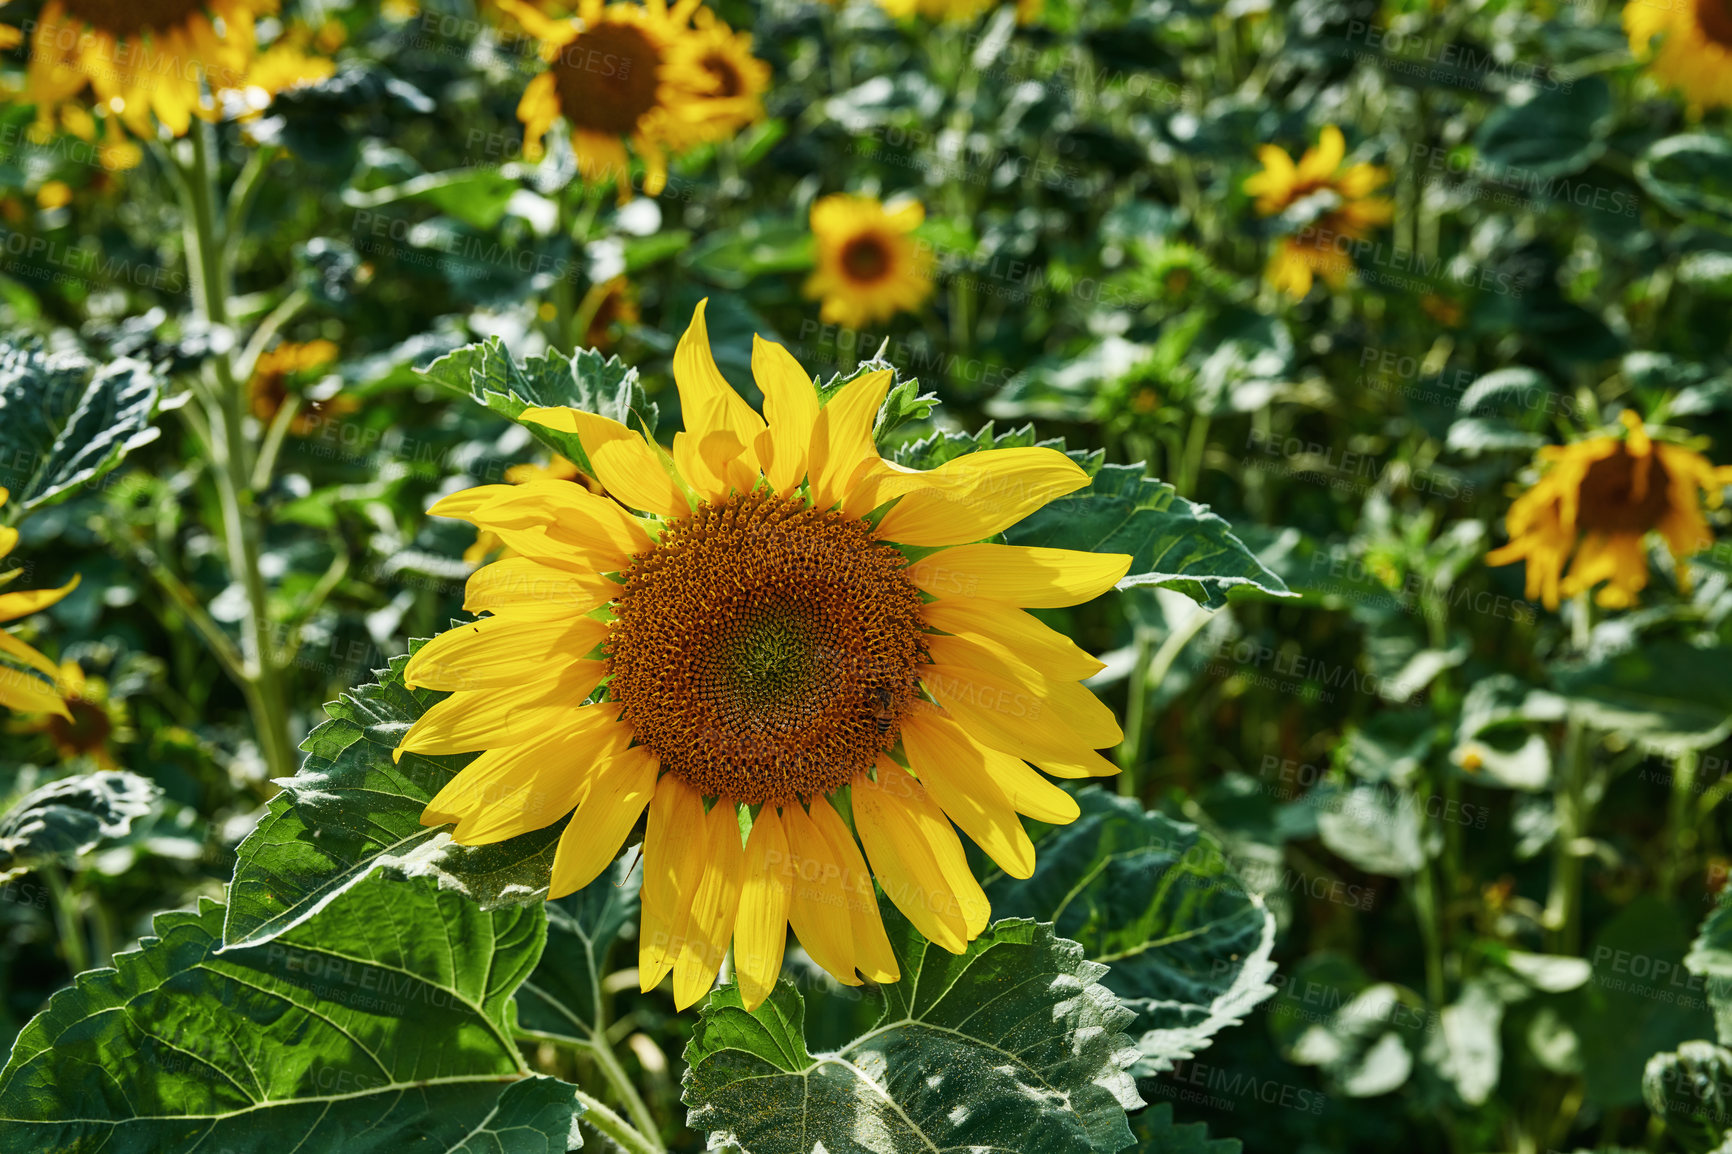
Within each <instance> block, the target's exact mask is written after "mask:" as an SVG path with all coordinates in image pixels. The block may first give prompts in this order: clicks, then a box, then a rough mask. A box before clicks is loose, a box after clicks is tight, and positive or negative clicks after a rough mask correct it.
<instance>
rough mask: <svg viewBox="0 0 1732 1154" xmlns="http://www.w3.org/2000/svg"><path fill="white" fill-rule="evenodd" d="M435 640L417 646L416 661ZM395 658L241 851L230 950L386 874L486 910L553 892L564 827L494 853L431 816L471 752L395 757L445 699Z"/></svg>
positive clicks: (315, 742) (334, 710)
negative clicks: (429, 885) (466, 842)
mask: <svg viewBox="0 0 1732 1154" xmlns="http://www.w3.org/2000/svg"><path fill="white" fill-rule="evenodd" d="M423 644H425V642H411V643H410V646H409V649H410V653H411V654H413V653H414V652H415V651H416V650H418V649H419V648H420V647H421V646H422V645H423ZM408 662H409V658H408V656H403V657H395V658H392V660H391V667H390V669H389V670H386V671H384V672H383V676H382V677H381V679H380V680H379V681H377V682H373V683H371V684H368V685H362V686H358V687H356V688H354V689H352V690H350V691H349V692H348V693H346V694H344V695H343V697H342V698H341V699H340V700H338V701H334V702H332V703H330V704H329V705H327V706H325V712H326V713H327V714H329V715H330V720H329V721H327V722H325V724H323V725H321V726H319V727H318V728H317V729H315V730H313V732H312V733H310V734H308V735H307V739H306V740H305V741H303V742H302V743H301V748H302V749H303V750H305V751H306V753H307V759H306V761H305V762H304V763H303V764H302V766H301V771H300V772H299V773H297V774H296V775H295V776H294V777H291V778H288V779H286V780H284V781H282V782H280V783H279V784H281V785H282V787H283V791H282V792H281V793H279V794H278V795H277V796H276V797H274V798H272V799H271V803H270V806H269V808H268V809H267V811H266V813H265V816H264V818H263V820H261V821H260V822H259V824H258V828H256V829H254V830H253V832H252V833H250V834H248V835H247V838H246V840H245V841H243V842H241V844H240V848H239V849H238V850H237V851H236V855H237V859H236V861H235V874H234V880H233V881H232V882H231V883H230V884H229V908H228V921H227V924H226V925H225V926H224V930H223V940H224V942H225V944H226V945H228V946H231V947H232V946H239V945H256V944H259V943H262V942H267V941H270V940H271V939H272V938H274V937H276V936H277V935H279V934H282V933H284V932H286V931H288V930H290V929H292V928H293V927H295V926H297V925H299V924H300V923H301V922H303V921H305V920H306V919H307V918H309V917H311V916H312V915H313V914H315V913H317V912H318V910H320V909H321V908H323V907H324V906H325V905H326V904H327V903H328V902H330V901H332V900H333V899H334V898H336V897H337V896H339V895H340V894H342V893H343V892H344V891H345V890H347V889H349V888H350V887H352V886H354V885H356V884H357V883H359V882H360V881H362V880H363V879H364V878H366V877H367V876H368V875H369V874H371V873H373V872H374V871H375V870H377V869H380V868H386V869H389V870H391V871H392V872H394V873H398V874H403V875H407V876H421V875H426V876H430V877H434V878H436V879H438V881H439V882H440V884H441V885H443V886H446V887H450V888H452V889H456V890H459V891H461V892H462V893H464V894H466V895H467V896H468V897H469V898H471V899H473V900H475V901H477V902H479V903H481V904H482V905H483V906H494V905H502V904H514V903H524V902H539V901H540V900H541V899H542V898H543V897H545V896H546V893H547V883H548V879H549V877H550V875H551V873H552V869H553V853H554V849H555V847H556V845H557V843H558V840H559V833H560V829H561V827H562V823H558V822H556V823H554V824H553V825H551V826H549V827H548V828H546V829H540V830H535V831H533V832H531V833H526V834H521V835H519V836H518V837H514V838H511V839H509V840H507V841H502V842H499V843H497V844H495V845H488V846H462V845H458V844H456V843H455V842H453V841H452V840H451V838H450V835H449V834H448V833H447V832H446V827H443V826H440V827H428V826H424V825H422V824H421V812H422V810H424V809H425V808H426V807H427V803H428V802H429V801H431V800H433V795H434V794H436V793H438V792H439V790H440V789H441V788H443V787H444V785H445V783H446V782H448V781H450V780H451V779H452V778H453V777H455V776H456V775H457V772H458V770H460V769H462V768H463V767H464V766H465V765H467V764H468V763H469V762H470V761H471V760H472V759H473V757H472V755H462V756H441V757H432V756H426V755H423V754H416V753H406V754H404V755H403V759H402V761H401V762H396V763H394V762H392V760H391V751H392V750H393V749H394V748H396V746H397V743H398V742H399V741H401V740H402V737H403V734H404V733H405V732H406V731H407V730H408V728H409V727H410V726H411V725H413V724H414V723H415V722H416V721H417V720H418V719H419V718H420V717H421V714H422V713H424V712H426V710H427V708H428V707H429V706H431V705H432V704H433V703H434V702H435V701H437V700H439V699H440V698H441V697H443V696H444V695H443V694H442V693H440V692H438V691H436V690H431V689H413V690H412V689H406V688H404V686H403V667H404V666H405V665H407V664H408Z"/></svg>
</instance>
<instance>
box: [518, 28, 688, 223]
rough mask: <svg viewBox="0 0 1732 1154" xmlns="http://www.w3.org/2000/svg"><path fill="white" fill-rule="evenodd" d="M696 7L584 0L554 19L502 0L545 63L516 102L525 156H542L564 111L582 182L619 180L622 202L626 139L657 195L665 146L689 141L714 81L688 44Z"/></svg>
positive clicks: (627, 168)
mask: <svg viewBox="0 0 1732 1154" xmlns="http://www.w3.org/2000/svg"><path fill="white" fill-rule="evenodd" d="M693 6H694V0H681V6H680V7H679V8H678V9H676V10H674V11H672V12H670V11H669V9H668V6H667V4H666V2H665V0H648V2H647V3H645V4H635V3H629V2H623V0H622V2H620V3H614V4H608V5H606V6H603V4H602V0H583V2H582V5H581V7H580V8H579V11H578V15H577V16H575V17H573V18H571V19H555V18H552V17H549V16H547V15H544V14H543V13H541V12H540V11H537V10H536V9H535V8H533V7H531V6H529V5H528V4H525V3H522V2H521V0H499V7H500V8H501V9H503V10H505V11H507V12H509V13H511V15H512V16H514V17H516V19H517V21H518V22H519V23H520V24H522V25H523V27H524V28H526V29H527V30H528V31H529V32H530V33H531V34H533V35H534V36H535V37H536V38H537V39H538V40H540V41H541V55H542V59H543V60H545V61H546V62H547V71H545V72H543V73H541V74H540V75H539V76H537V77H536V78H535V79H534V80H531V81H530V82H529V87H528V88H526V89H524V92H523V99H522V100H521V101H519V102H518V105H517V117H518V119H519V120H521V121H522V122H523V151H524V155H526V156H528V157H529V158H530V159H532V160H533V159H536V158H537V157H539V156H540V155H541V154H542V150H543V148H544V145H543V143H542V141H543V140H544V138H545V137H546V136H547V134H548V132H549V131H551V130H552V128H553V125H554V122H555V121H557V120H559V119H560V118H562V117H563V118H564V120H565V122H566V124H567V125H568V126H569V128H570V130H571V144H572V149H573V150H574V151H575V152H576V153H577V163H578V171H579V172H580V173H581V174H582V176H583V178H584V179H585V180H589V181H605V180H616V181H618V183H619V192H620V199H621V200H626V199H629V198H630V195H631V162H630V159H629V157H628V156H627V154H626V144H627V142H629V143H630V144H631V146H632V149H633V151H635V152H636V153H637V154H638V156H640V157H641V158H642V159H643V162H644V191H645V192H646V193H648V194H650V195H651V196H654V195H655V194H657V193H659V192H660V191H661V190H662V188H663V187H664V186H665V185H666V184H667V178H668V165H667V152H668V150H669V149H678V148H682V147H686V146H687V145H689V144H690V143H691V141H692V123H693V119H692V117H693V110H692V107H691V106H692V104H693V103H694V102H695V101H696V100H697V99H699V97H698V95H697V94H698V93H699V92H701V91H703V90H704V89H706V88H707V87H709V86H710V85H711V84H712V83H713V81H712V78H711V77H710V76H708V75H707V74H705V73H703V72H701V71H700V70H699V69H697V67H696V65H695V63H694V62H693V60H692V57H691V53H690V52H689V51H686V50H685V49H686V47H687V46H686V45H685V44H684V41H685V40H687V39H688V38H690V37H691V36H692V35H693V32H692V31H691V28H690V26H689V24H688V23H687V20H688V17H689V15H690V12H691V9H692V7H693Z"/></svg>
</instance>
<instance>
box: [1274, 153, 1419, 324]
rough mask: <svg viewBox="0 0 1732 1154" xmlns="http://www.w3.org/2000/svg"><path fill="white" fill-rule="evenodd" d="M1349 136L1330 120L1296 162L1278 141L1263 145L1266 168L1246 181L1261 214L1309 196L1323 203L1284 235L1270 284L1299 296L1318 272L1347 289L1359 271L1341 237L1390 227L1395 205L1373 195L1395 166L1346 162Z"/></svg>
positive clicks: (1359, 237) (1355, 237)
mask: <svg viewBox="0 0 1732 1154" xmlns="http://www.w3.org/2000/svg"><path fill="white" fill-rule="evenodd" d="M1346 155H1347V141H1346V139H1345V138H1344V137H1343V136H1342V135H1341V130H1340V129H1339V128H1337V127H1335V126H1334V125H1333V124H1330V125H1325V126H1324V128H1323V132H1322V133H1321V135H1320V136H1319V137H1318V141H1317V144H1316V146H1315V147H1312V148H1308V149H1306V150H1305V155H1304V156H1302V157H1301V158H1300V159H1299V161H1298V163H1297V164H1295V163H1294V161H1293V157H1292V156H1290V155H1289V154H1288V153H1287V151H1286V150H1285V149H1283V148H1281V147H1279V146H1277V145H1274V144H1265V145H1264V146H1263V147H1262V148H1260V149H1258V150H1257V158H1258V159H1259V160H1261V161H1262V162H1263V171H1261V172H1258V173H1256V174H1254V175H1252V176H1250V177H1247V178H1246V180H1245V185H1244V188H1245V191H1246V193H1248V194H1249V195H1251V196H1254V197H1256V198H1257V206H1256V207H1257V214H1258V215H1259V216H1277V215H1279V214H1281V213H1283V212H1286V211H1287V210H1288V209H1289V208H1291V207H1292V206H1294V205H1296V204H1298V203H1299V202H1300V201H1303V200H1305V199H1307V198H1310V197H1317V198H1319V200H1320V201H1321V202H1322V203H1321V204H1320V205H1319V211H1318V214H1317V215H1316V217H1315V218H1314V219H1313V220H1312V222H1311V223H1310V224H1309V225H1308V226H1306V227H1305V228H1304V229H1302V230H1301V231H1300V232H1298V233H1296V234H1294V235H1292V236H1286V237H1282V238H1281V241H1280V243H1279V244H1278V245H1276V248H1275V252H1274V253H1273V254H1272V255H1271V256H1270V258H1269V267H1268V269H1267V270H1266V271H1265V272H1264V279H1266V280H1267V281H1268V282H1269V284H1270V285H1271V286H1273V287H1274V288H1276V289H1277V290H1279V291H1281V292H1283V293H1286V294H1287V295H1289V296H1291V297H1294V298H1295V299H1297V298H1301V297H1303V296H1305V294H1306V293H1308V292H1310V291H1311V285H1312V280H1313V277H1315V276H1321V277H1322V278H1323V279H1324V280H1325V281H1327V282H1328V284H1329V285H1330V287H1332V288H1335V289H1340V288H1342V287H1343V286H1344V285H1345V284H1346V283H1347V276H1348V274H1349V273H1351V272H1352V271H1353V261H1352V258H1351V257H1349V256H1348V255H1347V253H1346V252H1345V251H1344V250H1343V247H1342V245H1341V243H1340V242H1341V241H1343V240H1363V239H1364V238H1365V237H1367V236H1369V235H1370V234H1371V232H1372V230H1373V229H1376V228H1379V227H1381V226H1382V225H1385V224H1388V223H1389V220H1390V218H1391V217H1392V216H1393V215H1394V211H1395V206H1394V205H1393V204H1392V203H1391V202H1390V201H1389V200H1388V199H1387V198H1384V197H1380V196H1374V195H1372V194H1373V193H1375V192H1376V191H1377V190H1378V189H1380V188H1381V187H1383V185H1385V184H1387V183H1388V182H1389V171H1388V170H1387V169H1384V168H1379V167H1378V166H1376V165H1373V164H1354V165H1350V166H1348V167H1345V168H1343V167H1342V161H1343V160H1344V159H1345V158H1346Z"/></svg>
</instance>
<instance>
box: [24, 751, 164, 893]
mask: <svg viewBox="0 0 1732 1154" xmlns="http://www.w3.org/2000/svg"><path fill="white" fill-rule="evenodd" d="M161 793H162V791H161V790H160V789H158V788H157V786H156V784H155V783H154V782H151V781H149V780H148V779H146V778H142V777H140V776H138V775H137V774H136V773H126V772H124V771H121V770H113V771H106V772H103V773H85V774H79V775H78V776H77V777H63V778H61V779H60V780H59V781H51V782H49V783H48V784H47V785H45V786H43V787H42V788H41V789H37V790H32V791H31V792H30V793H27V794H25V795H24V797H23V798H21V799H20V800H19V802H18V804H16V805H14V806H13V807H12V808H11V809H10V810H8V811H7V812H6V815H5V816H4V817H0V881H6V880H9V879H10V878H13V877H16V876H17V875H18V874H21V873H23V872H24V871H26V870H28V869H30V868H31V867H32V866H36V865H40V864H42V863H44V862H49V861H58V862H61V863H66V862H70V861H71V860H72V859H73V858H76V857H77V856H78V855H79V854H81V853H85V852H86V851H88V850H92V849H95V848H96V847H97V846H98V845H100V844H101V843H102V842H104V841H106V840H107V839H109V838H115V837H124V836H125V835H126V833H127V831H128V830H130V829H131V828H132V819H133V818H136V817H143V816H144V815H145V814H147V813H149V812H150V811H151V810H152V809H154V808H155V807H156V799H157V797H158V796H160V795H161Z"/></svg>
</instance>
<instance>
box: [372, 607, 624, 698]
mask: <svg viewBox="0 0 1732 1154" xmlns="http://www.w3.org/2000/svg"><path fill="white" fill-rule="evenodd" d="M606 639H607V624H606V623H605V622H602V621H597V620H595V619H594V618H591V617H580V618H578V619H577V620H576V621H535V620H530V621H516V620H513V619H511V618H509V617H484V618H482V619H481V620H480V621H475V622H472V623H470V624H468V625H459V626H458V627H457V628H455V629H450V630H447V631H446V632H444V633H441V634H440V635H439V636H437V637H435V638H434V639H433V640H431V641H429V642H428V643H427V644H425V645H423V646H422V647H421V648H420V650H419V651H417V652H416V654H415V656H413V657H411V658H410V659H409V664H408V665H407V666H406V667H405V668H404V670H403V683H404V684H405V685H407V686H408V687H409V688H411V689H415V688H419V687H422V686H425V687H427V688H429V689H494V688H503V687H505V686H509V685H529V684H533V683H536V682H540V681H548V680H553V679H554V678H556V677H557V676H558V674H559V672H560V670H561V668H562V667H563V666H565V665H567V664H569V663H571V662H574V661H578V660H580V659H582V658H584V657H586V656H588V654H589V652H590V651H591V650H593V649H594V648H595V647H596V646H597V645H600V644H601V643H602V642H603V641H605V640H606Z"/></svg>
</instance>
